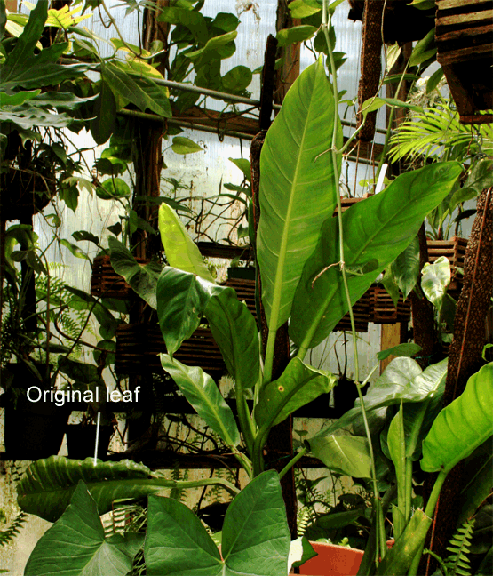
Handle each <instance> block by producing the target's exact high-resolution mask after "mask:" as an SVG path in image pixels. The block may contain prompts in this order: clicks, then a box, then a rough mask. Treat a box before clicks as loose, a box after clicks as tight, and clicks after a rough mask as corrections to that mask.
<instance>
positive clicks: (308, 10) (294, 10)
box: [289, 0, 322, 19]
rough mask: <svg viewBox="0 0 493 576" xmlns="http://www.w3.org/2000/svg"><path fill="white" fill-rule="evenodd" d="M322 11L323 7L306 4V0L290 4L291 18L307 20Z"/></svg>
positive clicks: (312, 3) (297, 0) (295, 0)
mask: <svg viewBox="0 0 493 576" xmlns="http://www.w3.org/2000/svg"><path fill="white" fill-rule="evenodd" d="M321 9H322V7H321V6H319V5H318V4H316V3H314V2H305V0H294V1H293V2H290V4H289V10H290V12H291V18H296V19H297V18H307V17H308V16H312V15H313V14H317V12H320V10H321Z"/></svg>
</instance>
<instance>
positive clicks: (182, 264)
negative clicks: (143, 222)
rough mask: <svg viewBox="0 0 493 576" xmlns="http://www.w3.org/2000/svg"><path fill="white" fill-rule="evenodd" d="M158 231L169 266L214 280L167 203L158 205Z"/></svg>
mask: <svg viewBox="0 0 493 576" xmlns="http://www.w3.org/2000/svg"><path fill="white" fill-rule="evenodd" d="M159 232H160V233H161V240H162V241H163V247H164V252H165V253H166V258H167V259H168V262H169V264H170V266H173V268H179V269H180V270H184V271H185V272H191V273H192V274H196V275H197V276H200V277H201V278H203V279H204V280H207V281H208V282H214V279H213V278H212V276H211V273H210V272H209V270H208V268H207V266H206V265H205V264H204V259H203V258H202V254H201V253H200V252H199V249H198V248H197V246H196V245H195V243H194V242H193V240H192V239H191V238H190V236H189V235H188V233H187V231H186V229H185V226H184V225H183V224H182V222H181V220H180V218H179V216H178V214H177V213H176V212H175V211H174V210H173V208H171V206H168V204H161V206H160V207H159Z"/></svg>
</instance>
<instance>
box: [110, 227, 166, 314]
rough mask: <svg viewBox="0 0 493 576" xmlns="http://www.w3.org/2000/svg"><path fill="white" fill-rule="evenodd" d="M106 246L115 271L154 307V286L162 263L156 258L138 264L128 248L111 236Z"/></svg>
mask: <svg viewBox="0 0 493 576" xmlns="http://www.w3.org/2000/svg"><path fill="white" fill-rule="evenodd" d="M108 246H109V248H110V259H111V265H112V266H113V269H114V270H115V272H116V273H117V274H120V276H123V277H124V278H125V281H126V282H127V284H130V287H131V288H132V290H133V291H134V292H136V293H137V294H138V295H139V296H140V297H141V298H142V299H143V300H145V301H146V302H147V303H148V304H149V306H151V308H156V307H157V302H156V288H157V281H158V278H159V275H160V274H161V272H162V269H163V267H162V265H161V264H160V263H159V262H158V261H157V260H151V262H149V263H148V264H139V263H138V262H137V260H136V259H135V258H134V257H133V256H132V253H131V252H130V250H128V249H127V248H126V247H125V246H124V245H123V244H122V243H121V242H119V241H118V240H117V239H116V238H114V237H113V236H110V237H109V238H108Z"/></svg>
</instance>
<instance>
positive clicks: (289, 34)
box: [276, 24, 317, 47]
mask: <svg viewBox="0 0 493 576" xmlns="http://www.w3.org/2000/svg"><path fill="white" fill-rule="evenodd" d="M316 31H317V29H316V28H315V26H307V25H306V24H303V25H301V26H294V27H293V28H283V29H282V30H279V32H278V33H277V35H276V38H277V43H278V46H281V47H282V46H287V45H288V44H295V43H296V42H303V41H304V40H308V39H309V38H311V37H312V36H313V35H314V34H315V32H316Z"/></svg>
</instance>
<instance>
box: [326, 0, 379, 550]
mask: <svg viewBox="0 0 493 576" xmlns="http://www.w3.org/2000/svg"><path fill="white" fill-rule="evenodd" d="M329 26H330V13H329V19H328V20H327V0H323V5H322V30H323V32H324V35H325V40H326V42H327V48H328V52H329V63H330V71H331V76H332V87H333V93H334V128H333V131H332V143H331V155H332V163H333V166H334V183H335V189H336V196H337V222H338V225H339V267H340V270H341V273H342V279H343V282H344V290H345V294H346V301H347V304H348V311H349V318H350V320H351V332H352V334H353V345H354V353H353V355H354V383H355V385H356V389H357V391H358V396H359V399H360V402H361V415H362V418H363V422H364V426H365V433H366V437H367V439H368V444H369V450H370V459H371V471H372V483H373V492H374V501H375V507H376V517H377V526H378V530H377V543H378V546H377V549H380V550H379V551H380V556H381V558H382V559H383V558H384V556H385V553H386V542H385V541H386V538H385V525H384V518H383V513H382V508H381V503H380V498H379V492H378V483H377V473H376V468H375V456H374V454H373V447H372V444H371V434H370V427H369V425H368V418H367V416H366V410H365V404H364V401H363V395H362V393H361V386H360V384H359V360H358V348H357V342H356V329H355V323H354V314H353V307H352V304H351V297H350V294H349V287H348V283H347V276H346V262H345V255H344V232H343V225H342V207H341V198H340V196H339V169H338V163H337V160H338V158H337V134H338V130H337V128H338V123H337V118H338V117H339V92H338V87H337V68H336V66H335V61H334V55H333V52H332V47H331V44H330V36H329Z"/></svg>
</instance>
